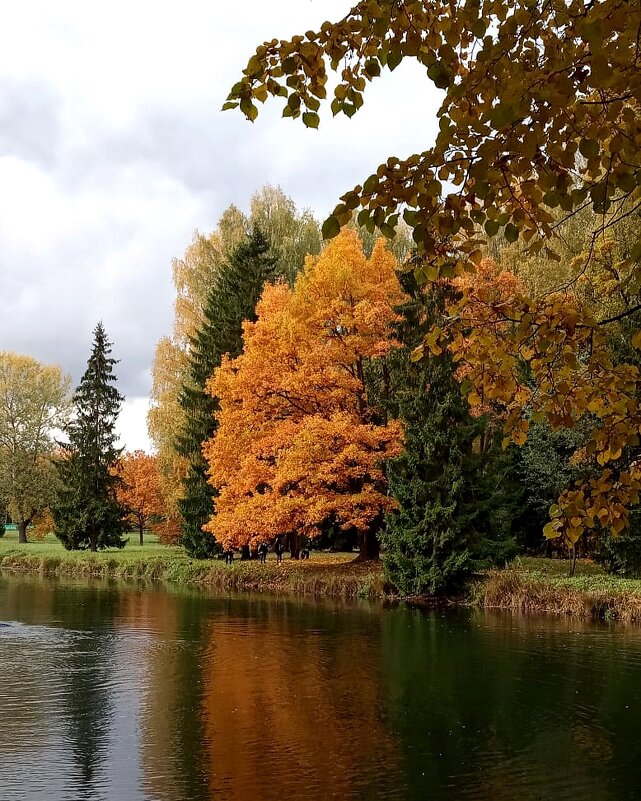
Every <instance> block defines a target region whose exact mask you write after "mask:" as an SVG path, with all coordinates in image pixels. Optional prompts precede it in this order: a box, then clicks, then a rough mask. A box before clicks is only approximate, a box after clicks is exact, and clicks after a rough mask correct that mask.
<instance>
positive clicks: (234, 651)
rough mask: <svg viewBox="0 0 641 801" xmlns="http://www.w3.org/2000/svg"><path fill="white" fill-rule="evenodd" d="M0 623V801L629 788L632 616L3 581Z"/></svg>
mask: <svg viewBox="0 0 641 801" xmlns="http://www.w3.org/2000/svg"><path fill="white" fill-rule="evenodd" d="M0 621H4V623H3V624H2V625H0V668H1V674H2V675H1V679H0V799H1V801H23V800H25V799H37V801H41V800H42V801H94V800H96V801H97V800H98V799H100V800H101V801H102V799H104V800H105V801H143V800H144V801H151V800H152V799H153V800H154V801H155V799H158V800H159V801H161V800H162V801H165V800H166V801H210V799H216V801H227V800H228V799H229V800H233V801H320V799H344V801H356V800H357V799H399V800H401V799H402V800H403V801H405V800H406V799H409V800H410V801H413V800H414V799H416V801H419V800H420V801H426V800H427V801H430V800H431V799H454V800H455V799H478V800H479V801H480V800H481V799H482V801H503V800H504V799H505V800H506V801H507V799H509V800H510V801H512V799H519V801H534V800H535V799H546V800H547V799H550V801H552V799H554V801H557V800H560V799H581V800H582V801H591V800H592V799H595V800H597V799H598V801H601V800H602V799H603V801H605V800H606V799H608V800H610V799H612V801H614V799H616V800H617V801H619V799H621V801H623V800H624V799H625V801H631V799H638V798H641V630H639V629H636V628H624V627H619V628H617V627H614V626H612V627H608V626H592V625H587V624H582V623H579V622H576V621H572V622H569V621H558V620H555V619H553V618H546V619H517V618H513V617H509V616H499V615H484V614H480V613H478V612H472V611H467V610H464V611H457V612H447V613H443V612H434V611H427V612H424V611H412V610H406V609H384V608H382V607H380V606H367V605H363V606H352V607H350V606H341V605H336V604H331V603H313V602H309V601H302V600H301V601H297V600H287V601H284V600H275V599H266V598H258V597H243V598H229V597H212V596H208V595H198V594H193V593H192V594H189V593H185V594H179V593H171V592H166V591H163V590H160V589H138V588H135V587H134V588H132V587H123V586H121V585H108V584H104V583H96V584H87V583H82V584H80V583H78V584H73V583H72V584H70V583H57V582H46V581H40V580H36V579H28V578H13V577H10V578H7V577H0ZM7 623H8V624H9V625H6V624H7Z"/></svg>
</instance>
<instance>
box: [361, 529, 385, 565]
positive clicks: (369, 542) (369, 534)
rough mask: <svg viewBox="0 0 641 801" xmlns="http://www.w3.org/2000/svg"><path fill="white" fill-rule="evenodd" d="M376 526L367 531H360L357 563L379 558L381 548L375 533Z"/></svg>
mask: <svg viewBox="0 0 641 801" xmlns="http://www.w3.org/2000/svg"><path fill="white" fill-rule="evenodd" d="M377 531H378V526H377V527H375V528H374V527H373V528H371V529H370V530H369V531H361V532H359V535H358V548H359V553H358V561H359V562H371V561H375V560H376V559H378V558H379V556H380V554H381V547H380V545H379V543H378V537H377V536H376V532H377Z"/></svg>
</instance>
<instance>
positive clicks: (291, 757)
mask: <svg viewBox="0 0 641 801" xmlns="http://www.w3.org/2000/svg"><path fill="white" fill-rule="evenodd" d="M249 611H250V614H251V616H250V617H246V618H244V617H239V616H235V615H230V616H221V617H219V618H216V619H214V620H213V621H212V623H211V628H210V630H209V641H210V648H209V651H208V659H207V662H206V665H205V672H204V680H205V693H204V713H205V730H206V734H207V742H208V743H209V747H210V755H209V759H208V764H209V766H210V768H209V769H210V771H211V776H210V781H209V785H210V789H211V791H212V793H213V794H214V795H216V793H217V792H218V793H222V795H224V797H225V798H226V799H229V801H254V799H256V798H261V799H263V801H271V800H272V799H278V800H279V801H283V799H290V798H292V799H293V798H308V797H323V798H340V799H346V801H347V800H348V799H350V798H356V797H358V798H361V797H366V796H367V790H368V787H369V790H370V793H371V791H372V785H374V784H375V785H376V787H377V788H383V787H384V786H385V785H386V784H390V786H391V785H392V784H393V778H392V777H394V776H395V775H396V776H397V774H396V767H397V763H398V755H397V753H396V747H395V744H394V743H393V741H392V739H391V737H390V735H389V733H388V732H387V731H386V729H385V727H384V725H383V723H382V721H381V718H380V700H379V686H378V678H377V673H376V671H373V670H372V666H373V665H375V664H376V663H377V661H378V659H379V652H378V642H379V641H378V637H377V636H372V632H371V631H369V630H368V628H367V627H366V628H365V630H364V631H363V630H359V629H356V630H355V629H354V628H353V627H351V626H350V627H349V628H347V627H346V628H342V626H341V623H340V622H337V621H336V617H335V616H333V615H332V614H331V612H328V613H327V614H326V617H320V615H321V612H320V611H318V610H315V612H314V614H315V620H314V628H313V629H312V628H309V627H308V626H306V625H304V624H302V623H301V622H300V621H301V619H304V620H306V621H307V622H308V623H309V616H307V615H301V614H300V613H299V612H298V611H297V608H296V606H295V605H292V604H288V603H285V604H281V603H277V602H273V601H272V602H268V603H266V602H260V601H258V602H254V603H253V604H252V608H251V609H250V610H249ZM348 619H349V620H351V619H352V618H351V616H350V617H349V618H348ZM319 628H320V629H321V631H319V630H318V629H319ZM328 629H330V631H328V632H327V630H328ZM326 632H327V634H328V635H329V636H325V633H326ZM367 797H369V796H367ZM372 797H373V796H372Z"/></svg>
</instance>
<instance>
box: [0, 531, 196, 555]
mask: <svg viewBox="0 0 641 801" xmlns="http://www.w3.org/2000/svg"><path fill="white" fill-rule="evenodd" d="M22 553H24V554H29V555H30V556H65V557H67V558H70V559H73V558H83V559H85V558H87V556H89V557H91V556H93V557H94V558H98V557H100V555H101V554H108V555H109V557H111V558H120V559H123V560H134V559H146V558H148V557H151V556H158V557H162V556H166V557H171V558H175V557H176V556H179V555H180V554H183V553H184V552H183V551H182V549H181V548H177V547H173V546H170V545H163V544H162V543H160V542H159V541H158V537H156V536H155V535H153V534H146V535H145V544H144V545H142V546H141V545H139V544H138V533H137V532H133V533H132V534H131V536H130V538H129V541H128V542H127V544H126V545H125V547H124V548H106V549H105V550H103V551H100V553H99V554H90V553H89V552H88V551H65V549H64V548H63V547H62V545H61V543H60V541H59V540H58V539H57V538H56V537H55V536H54V535H53V534H47V536H46V537H45V538H44V539H42V540H33V541H30V542H28V543H27V544H26V545H21V544H20V543H19V542H18V532H17V531H16V530H12V529H10V528H9V529H7V531H6V532H5V535H4V537H0V559H2V557H3V556H7V555H8V554H22Z"/></svg>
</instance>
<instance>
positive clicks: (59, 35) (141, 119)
mask: <svg viewBox="0 0 641 801" xmlns="http://www.w3.org/2000/svg"><path fill="white" fill-rule="evenodd" d="M348 5H349V4H348V2H347V0H323V1H322V2H321V1H320V0H308V1H307V2H301V0H279V2H278V3H271V4H266V3H263V2H259V0H246V1H245V2H244V3H237V4H231V5H230V4H226V5H222V4H219V3H214V2H211V0H183V2H181V3H174V2H158V0H156V2H149V1H148V0H137V2H135V3H131V2H125V1H124V0H113V2H111V3H109V4H106V5H105V4H99V5H96V4H92V3H86V2H84V0H77V1H76V0H73V2H72V0H60V2H57V3H54V4H52V3H50V2H49V0H38V1H36V0H23V2H21V3H14V4H11V5H9V6H7V8H5V9H4V10H3V25H2V27H0V295H1V296H2V298H3V302H4V310H3V315H1V316H0V348H2V349H12V350H16V351H20V352H24V353H30V354H31V355H33V356H35V357H36V358H39V359H42V360H43V361H52V362H58V363H61V364H62V365H63V367H64V369H65V370H67V371H69V372H70V373H72V377H73V381H74V383H77V381H78V380H79V378H80V375H81V374H82V371H83V369H84V365H85V361H86V358H87V356H88V353H89V348H90V344H91V331H92V328H93V326H94V325H95V323H96V322H97V321H98V320H99V319H102V320H103V321H104V323H105V326H106V328H107V331H108V333H109V335H110V336H111V337H112V338H113V340H114V355H116V356H117V358H119V359H120V364H119V365H118V376H119V387H120V389H121V391H123V392H124V393H125V395H127V396H130V400H128V401H127V405H126V411H125V412H123V422H122V424H121V430H122V436H123V438H124V440H125V444H126V445H127V447H128V448H134V447H140V446H141V444H145V445H146V443H147V438H146V431H145V413H146V404H147V400H146V395H147V393H148V392H149V387H150V366H151V360H152V358H153V352H154V347H155V343H156V341H157V340H158V338H159V337H160V336H161V335H163V334H164V333H167V332H168V331H169V330H170V326H171V313H172V311H171V310H172V301H173V297H172V294H173V293H172V286H171V268H170V265H171V260H172V258H173V257H174V256H178V255H180V254H181V253H182V252H183V251H184V249H185V247H186V245H187V244H188V242H189V240H190V239H191V234H192V232H193V230H194V229H195V228H199V229H201V230H204V231H208V230H211V229H212V228H213V227H214V226H215V224H216V221H217V219H218V218H219V216H220V214H221V213H222V211H223V210H224V209H225V208H226V207H227V206H228V205H229V204H230V203H236V204H237V205H239V206H241V207H247V204H248V202H249V198H250V196H251V194H252V193H253V192H254V191H256V190H257V189H259V188H260V187H261V186H262V185H264V184H265V183H267V182H271V183H277V184H280V185H281V186H283V188H284V189H285V191H286V192H288V194H290V195H291V196H292V197H293V198H294V200H295V201H296V203H297V204H298V205H299V206H301V207H311V208H312V209H313V210H314V211H315V212H316V213H317V215H318V216H319V217H322V216H324V215H326V214H327V213H328V212H329V211H330V210H331V208H332V207H333V205H334V204H335V202H336V200H337V198H338V196H339V195H340V194H341V193H342V192H343V191H344V190H345V189H349V188H351V187H352V186H353V185H354V184H356V183H358V182H360V181H362V180H363V179H364V178H365V177H367V175H369V174H370V172H372V171H373V170H374V169H375V168H376V166H377V165H378V163H379V162H380V161H381V160H383V159H384V158H386V157H387V156H388V155H390V154H395V155H398V156H402V155H406V154H409V153H412V152H416V151H418V150H421V149H424V148H425V147H426V146H427V145H428V144H429V143H430V141H431V140H432V139H433V137H434V132H435V130H436V118H435V111H436V108H437V104H438V92H436V91H435V90H432V89H430V85H429V83H428V82H427V81H426V80H425V79H424V76H423V73H422V71H421V70H420V69H418V68H417V67H416V65H412V64H405V63H404V64H402V65H401V66H400V67H399V68H398V69H397V70H396V71H395V73H394V74H393V75H391V76H390V75H387V76H386V77H385V80H381V81H378V82H375V83H374V84H372V85H371V87H370V88H369V89H368V93H367V96H366V103H365V106H364V107H363V109H362V110H361V111H360V112H359V114H357V115H356V116H355V117H354V118H353V119H352V120H351V121H350V120H347V119H345V118H340V119H336V120H332V119H331V116H330V115H328V116H327V117H326V118H324V119H323V122H322V124H321V129H320V130H319V131H308V130H306V129H305V128H304V127H303V126H302V124H300V123H299V122H297V123H293V122H292V121H289V120H282V119H281V117H280V108H279V106H278V104H277V103H273V104H272V105H270V104H268V105H267V106H266V107H264V110H263V111H262V113H261V115H260V117H259V119H258V121H257V122H256V123H255V124H254V125H250V124H249V123H247V122H245V121H244V119H243V118H242V117H241V115H240V114H238V113H234V112H227V113H224V114H223V113H221V112H220V111H219V109H220V106H221V104H222V102H223V101H224V99H225V96H226V94H227V92H228V90H229V87H230V86H231V84H232V83H234V81H235V80H236V79H237V76H238V75H239V73H240V70H241V69H242V67H243V66H244V64H245V63H246V61H247V59H248V57H249V56H250V55H251V53H252V52H253V50H254V48H255V47H256V45H257V44H259V43H260V42H262V41H263V40H265V39H269V38H271V37H273V36H277V37H281V38H282V37H285V36H289V35H292V34H294V33H297V32H300V31H305V30H307V29H309V28H310V27H313V26H316V25H318V24H319V23H320V22H321V21H322V20H323V19H326V18H329V19H337V18H339V17H340V16H342V15H343V14H344V12H345V10H346V9H347V7H348ZM417 97H418V98H421V100H420V102H419V101H418V100H417ZM143 408H144V412H143Z"/></svg>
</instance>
